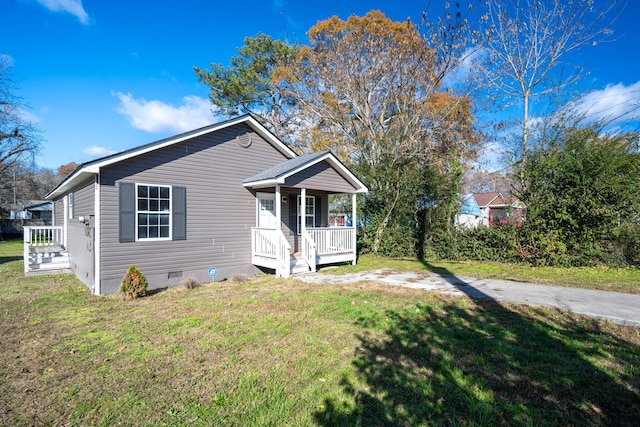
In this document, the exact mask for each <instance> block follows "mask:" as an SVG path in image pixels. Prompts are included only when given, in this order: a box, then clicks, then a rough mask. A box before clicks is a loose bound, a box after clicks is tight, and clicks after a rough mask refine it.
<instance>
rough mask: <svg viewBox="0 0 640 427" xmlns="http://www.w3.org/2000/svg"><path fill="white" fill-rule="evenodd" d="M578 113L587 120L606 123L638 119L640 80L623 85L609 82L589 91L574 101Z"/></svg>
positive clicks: (639, 110) (619, 123) (639, 115)
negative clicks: (600, 87)
mask: <svg viewBox="0 0 640 427" xmlns="http://www.w3.org/2000/svg"><path fill="white" fill-rule="evenodd" d="M574 108H575V109H576V111H577V112H578V113H581V114H583V115H584V116H585V119H586V120H587V121H603V122H605V124H607V125H621V124H624V123H628V122H634V121H638V120H639V119H640V81H638V82H636V83H633V84H631V85H629V86H625V85H624V84H622V83H618V84H615V85H614V84H609V85H607V86H606V87H605V88H604V89H601V90H596V91H593V92H590V93H589V94H587V95H585V96H583V97H582V98H580V99H579V100H578V101H576V102H575V103H574Z"/></svg>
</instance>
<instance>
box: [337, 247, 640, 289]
mask: <svg viewBox="0 0 640 427" xmlns="http://www.w3.org/2000/svg"><path fill="white" fill-rule="evenodd" d="M379 268H391V269H397V270H412V271H428V272H433V273H438V274H453V275H456V276H462V277H476V278H479V279H502V280H514V281H518V282H530V283H537V284H541V285H554V286H566V287H570V288H584V289H596V290H601V291H611V292H623V293H628V294H640V269H638V268H633V267H629V268H607V267H571V268H564V267H532V266H530V265H526V264H501V263H497V262H481V261H426V262H421V261H418V260H416V259H410V258H406V259H396V258H385V257H378V256H373V255H364V256H361V257H360V258H358V264H357V265H355V266H352V265H345V266H341V267H340V268H337V269H330V270H325V272H327V273H331V274H347V273H353V272H356V271H369V270H376V269H379Z"/></svg>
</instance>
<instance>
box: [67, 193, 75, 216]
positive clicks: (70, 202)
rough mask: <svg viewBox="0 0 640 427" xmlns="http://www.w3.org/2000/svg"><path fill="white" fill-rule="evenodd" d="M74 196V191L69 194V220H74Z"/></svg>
mask: <svg viewBox="0 0 640 427" xmlns="http://www.w3.org/2000/svg"><path fill="white" fill-rule="evenodd" d="M74 199H75V197H74V195H73V191H72V192H70V193H69V195H68V196H67V213H68V214H69V219H73V211H74V209H73V205H74Z"/></svg>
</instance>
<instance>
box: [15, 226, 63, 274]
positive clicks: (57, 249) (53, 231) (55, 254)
mask: <svg viewBox="0 0 640 427" xmlns="http://www.w3.org/2000/svg"><path fill="white" fill-rule="evenodd" d="M23 236H24V237H23V242H24V243H23V244H24V255H23V257H24V274H25V276H38V275H43V274H64V273H71V272H72V271H71V266H70V264H69V254H68V253H67V250H66V248H65V247H64V243H63V242H64V236H63V229H62V227H53V226H44V227H42V226H40V227H24V235H23Z"/></svg>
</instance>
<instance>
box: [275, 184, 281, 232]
mask: <svg viewBox="0 0 640 427" xmlns="http://www.w3.org/2000/svg"><path fill="white" fill-rule="evenodd" d="M281 218H282V195H281V192H280V185H276V230H278V235H280V231H281V230H282V224H281Z"/></svg>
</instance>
